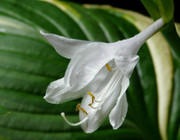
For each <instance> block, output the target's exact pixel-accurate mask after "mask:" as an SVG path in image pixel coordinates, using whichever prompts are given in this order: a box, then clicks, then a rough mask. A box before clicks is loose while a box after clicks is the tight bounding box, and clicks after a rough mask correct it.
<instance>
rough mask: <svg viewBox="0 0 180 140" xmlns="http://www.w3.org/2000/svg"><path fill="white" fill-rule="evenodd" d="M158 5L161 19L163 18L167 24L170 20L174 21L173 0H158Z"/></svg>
mask: <svg viewBox="0 0 180 140" xmlns="http://www.w3.org/2000/svg"><path fill="white" fill-rule="evenodd" d="M157 5H158V7H159V11H160V14H161V17H162V18H163V20H164V22H165V23H168V22H169V21H170V20H172V19H173V16H174V1H173V0H157Z"/></svg>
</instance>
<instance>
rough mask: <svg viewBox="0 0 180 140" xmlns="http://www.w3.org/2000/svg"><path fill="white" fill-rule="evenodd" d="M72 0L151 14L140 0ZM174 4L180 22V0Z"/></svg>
mask: <svg viewBox="0 0 180 140" xmlns="http://www.w3.org/2000/svg"><path fill="white" fill-rule="evenodd" d="M71 1H74V2H77V3H81V4H100V5H103V4H108V5H111V6H113V7H117V8H123V9H129V10H133V11H137V12H139V13H142V14H144V15H147V16H149V14H148V12H147V11H146V9H145V8H144V6H143V4H142V3H141V1H140V0H108V1H105V0H71ZM174 5H175V12H174V15H175V21H176V22H180V15H178V14H179V13H180V5H178V0H174Z"/></svg>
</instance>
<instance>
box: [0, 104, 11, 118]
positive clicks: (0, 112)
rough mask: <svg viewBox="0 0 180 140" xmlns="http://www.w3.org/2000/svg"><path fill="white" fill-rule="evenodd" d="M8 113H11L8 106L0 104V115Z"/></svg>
mask: <svg viewBox="0 0 180 140" xmlns="http://www.w3.org/2000/svg"><path fill="white" fill-rule="evenodd" d="M6 113H9V111H8V110H7V109H6V108H4V107H2V106H0V116H1V115H4V114H6Z"/></svg>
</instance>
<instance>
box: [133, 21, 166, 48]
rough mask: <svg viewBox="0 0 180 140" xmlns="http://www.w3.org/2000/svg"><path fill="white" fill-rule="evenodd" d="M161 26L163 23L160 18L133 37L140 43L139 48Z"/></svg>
mask: <svg viewBox="0 0 180 140" xmlns="http://www.w3.org/2000/svg"><path fill="white" fill-rule="evenodd" d="M163 26H164V21H163V19H162V18H160V19H158V20H156V21H155V22H154V23H153V24H151V25H150V26H148V27H147V28H146V29H145V30H143V31H142V32H140V33H139V34H137V35H136V36H134V37H135V38H136V39H137V41H138V42H139V43H140V44H139V45H140V46H141V45H142V44H144V42H146V40H148V39H149V38H150V37H151V36H152V35H154V34H155V33H156V32H158V31H159V30H160V29H161V28H162V27H163Z"/></svg>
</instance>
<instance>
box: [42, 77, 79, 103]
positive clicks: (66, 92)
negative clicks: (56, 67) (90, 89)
mask: <svg viewBox="0 0 180 140" xmlns="http://www.w3.org/2000/svg"><path fill="white" fill-rule="evenodd" d="M82 95H83V92H82V91H79V92H77V93H74V92H71V90H70V88H69V87H68V86H67V85H66V84H65V83H64V78H61V79H59V80H56V81H54V82H52V83H50V84H49V86H48V88H47V90H46V95H45V96H44V99H45V100H46V101H47V102H49V103H53V104H59V103H64V102H66V101H69V100H73V99H77V98H80V97H82Z"/></svg>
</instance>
